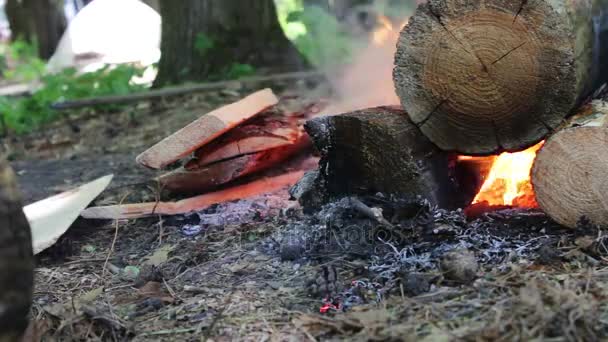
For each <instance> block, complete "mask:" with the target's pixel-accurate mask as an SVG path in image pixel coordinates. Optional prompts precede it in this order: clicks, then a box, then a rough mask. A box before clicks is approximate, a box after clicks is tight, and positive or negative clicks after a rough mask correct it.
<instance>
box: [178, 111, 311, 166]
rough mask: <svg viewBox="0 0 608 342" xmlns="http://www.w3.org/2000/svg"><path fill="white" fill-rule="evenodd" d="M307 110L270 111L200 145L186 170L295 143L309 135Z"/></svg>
mask: <svg viewBox="0 0 608 342" xmlns="http://www.w3.org/2000/svg"><path fill="white" fill-rule="evenodd" d="M308 117H309V114H308V113H294V114H291V115H289V114H285V113H283V112H281V111H279V110H272V109H270V110H267V111H266V112H264V113H261V114H259V115H257V116H255V117H254V118H252V119H250V120H248V121H246V122H245V123H243V124H241V125H239V126H237V127H235V128H233V129H231V130H230V131H228V132H226V133H224V134H223V135H221V136H220V137H218V138H217V139H215V140H213V141H211V142H209V143H208V144H205V145H203V146H201V147H200V148H198V149H197V150H196V151H195V152H194V157H193V158H192V159H191V160H190V161H188V163H187V164H186V165H185V168H186V169H193V168H201V167H204V166H206V165H209V164H211V163H215V162H219V161H223V160H226V159H231V158H235V157H238V156H243V155H246V154H253V153H256V152H261V151H264V150H268V149H271V148H277V147H283V146H288V145H293V144H294V143H296V142H297V141H298V140H301V139H303V136H304V135H306V132H304V128H303V127H302V125H303V123H304V119H305V118H308Z"/></svg>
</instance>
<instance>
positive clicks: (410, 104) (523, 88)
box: [393, 0, 578, 155]
mask: <svg viewBox="0 0 608 342" xmlns="http://www.w3.org/2000/svg"><path fill="white" fill-rule="evenodd" d="M566 20H567V18H566V17H565V15H564V14H563V13H560V12H558V11H556V10H555V9H554V8H553V7H551V6H550V5H549V4H547V2H546V1H530V2H528V4H526V5H525V6H523V7H522V2H521V1H505V0H486V1H446V0H429V2H428V3H427V4H424V5H421V6H420V7H419V8H418V10H417V12H416V14H415V15H414V16H413V17H412V18H411V20H410V22H409V24H408V25H407V26H406V27H405V28H404V30H403V31H402V33H401V36H400V39H399V42H398V50H397V54H396V55H395V69H394V75H393V76H394V81H395V87H396V91H397V94H398V95H399V97H400V99H401V103H402V105H403V107H404V108H405V109H406V110H407V111H408V113H409V115H410V117H411V119H412V121H413V122H414V123H415V124H416V125H418V126H419V127H420V129H421V130H422V132H423V133H424V134H425V135H426V136H427V137H428V138H429V139H430V140H431V141H432V142H434V143H435V144H436V145H438V146H439V147H440V148H441V149H443V150H448V151H457V152H460V153H463V154H470V155H487V154H493V153H499V152H502V151H518V150H522V149H524V148H526V147H529V146H532V145H533V144H535V143H538V142H539V141H541V140H542V139H543V138H544V137H545V136H546V135H547V134H548V133H549V132H550V131H552V130H553V129H554V128H555V127H557V126H558V125H559V123H560V122H561V121H562V120H563V118H564V117H566V116H567V115H568V114H569V112H570V111H571V110H572V108H573V107H574V106H575V105H576V103H577V101H578V95H577V94H576V92H573V91H564V89H570V90H571V89H572V88H576V86H577V75H576V70H575V68H574V67H573V64H574V55H575V51H574V49H575V47H574V44H573V43H572V40H571V33H570V32H569V31H568V30H567V29H565V28H564V24H560V21H566ZM556 79H559V80H560V85H559V86H557V87H556V84H555V80H556Z"/></svg>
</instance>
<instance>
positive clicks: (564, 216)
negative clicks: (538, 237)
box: [532, 127, 608, 228]
mask: <svg viewBox="0 0 608 342" xmlns="http://www.w3.org/2000/svg"><path fill="white" fill-rule="evenodd" d="M606 175H608V128H606V127H574V128H568V129H564V130H562V131H560V132H559V133H557V134H555V135H554V136H553V137H551V139H549V140H548V141H547V143H546V144H545V146H543V148H542V149H541V150H540V152H539V153H538V156H537V158H536V161H535V163H534V167H533V169H532V183H533V186H534V191H535V193H536V200H537V201H538V204H539V205H540V207H541V208H542V209H543V210H544V211H545V212H546V213H547V214H548V215H549V216H550V217H551V218H553V219H554V220H555V221H557V222H558V223H560V224H562V225H564V226H567V227H571V228H574V227H576V224H577V222H578V221H579V220H580V219H581V218H582V217H586V218H588V219H589V220H590V221H591V222H593V223H595V224H598V225H603V226H605V225H608V182H606Z"/></svg>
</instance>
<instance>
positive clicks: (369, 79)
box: [325, 0, 416, 114]
mask: <svg viewBox="0 0 608 342" xmlns="http://www.w3.org/2000/svg"><path fill="white" fill-rule="evenodd" d="M381 2H382V1H380V2H378V3H375V5H374V6H368V7H365V8H358V9H355V11H356V12H355V17H356V18H359V19H360V18H366V20H364V21H362V22H361V21H357V20H349V21H347V22H346V25H348V26H350V27H351V28H350V30H351V32H365V34H363V35H359V37H358V39H359V40H360V41H362V44H359V47H358V48H357V49H356V50H355V51H354V56H353V58H352V60H351V61H350V63H348V64H347V65H346V66H343V67H342V68H339V69H338V70H336V69H335V68H333V69H328V70H327V72H326V75H327V78H328V79H329V81H330V84H331V86H332V88H333V89H334V93H335V94H334V98H333V99H332V101H331V105H330V106H329V108H327V110H326V111H325V113H326V114H339V113H344V112H350V111H354V110H359V109H365V108H370V107H375V106H381V105H399V104H400V101H399V98H398V97H397V95H396V93H395V89H394V85H393V77H392V73H393V65H394V56H395V52H396V50H397V47H396V45H397V40H398V38H399V33H400V31H401V29H402V28H403V27H404V26H405V25H406V23H407V19H408V18H409V16H410V15H411V14H412V13H413V9H414V8H415V5H416V2H415V1H414V0H411V1H403V0H402V1H393V2H395V4H391V1H383V2H382V4H380V3H381ZM362 12H365V13H366V14H365V15H362ZM370 23H371V24H370ZM357 25H359V27H357Z"/></svg>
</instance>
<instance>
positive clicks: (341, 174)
mask: <svg viewBox="0 0 608 342" xmlns="http://www.w3.org/2000/svg"><path fill="white" fill-rule="evenodd" d="M305 128H306V131H307V132H308V133H309V135H310V136H311V139H312V141H313V143H314V145H315V146H316V148H317V150H319V152H320V154H321V160H320V161H319V178H320V179H317V180H316V181H315V182H318V183H317V186H320V187H322V188H323V190H324V191H325V192H326V194H325V195H324V196H325V197H326V198H325V200H329V199H332V198H337V197H341V196H347V195H357V194H374V193H376V192H382V193H386V194H401V195H411V196H417V195H420V196H423V197H426V198H427V199H428V200H429V201H430V202H431V203H433V204H436V205H439V206H441V207H445V208H460V207H463V206H466V205H468V204H469V203H470V202H471V200H472V199H473V197H474V195H475V193H476V192H477V190H479V186H480V185H481V179H480V178H479V177H476V175H477V174H478V171H477V170H472V169H470V168H466V167H465V168H462V169H461V168H458V167H457V164H456V162H455V156H453V155H451V154H449V153H447V152H444V151H441V150H439V149H438V148H437V147H436V146H435V145H434V144H432V143H431V142H430V141H429V140H428V139H427V138H426V137H425V136H424V135H423V134H422V133H420V130H419V129H418V128H417V127H416V126H415V125H414V124H413V123H411V122H410V121H409V120H408V118H407V114H406V113H405V112H404V111H403V110H401V109H399V108H395V107H379V108H371V109H366V110H361V111H357V112H353V113H346V114H341V115H335V116H325V117H320V118H315V119H313V120H310V121H308V122H307V123H306V124H305ZM460 180H466V181H462V182H461V181H460Z"/></svg>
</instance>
